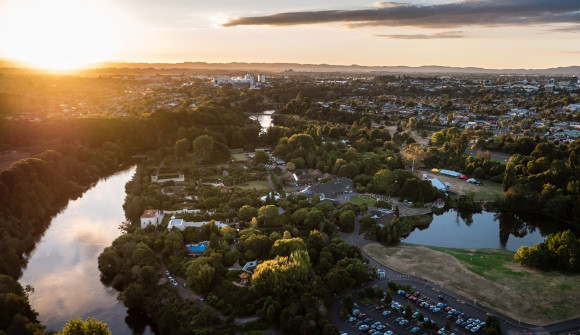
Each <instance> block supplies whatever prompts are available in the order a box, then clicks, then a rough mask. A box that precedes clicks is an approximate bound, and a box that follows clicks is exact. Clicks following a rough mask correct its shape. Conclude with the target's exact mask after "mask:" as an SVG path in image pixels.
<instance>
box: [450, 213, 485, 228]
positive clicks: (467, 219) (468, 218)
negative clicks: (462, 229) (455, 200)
mask: <svg viewBox="0 0 580 335" xmlns="http://www.w3.org/2000/svg"><path fill="white" fill-rule="evenodd" d="M473 214H481V211H478V212H474V211H469V210H461V209H458V210H457V212H456V215H457V216H456V219H457V221H458V222H459V219H461V220H462V221H463V222H464V223H465V225H466V226H468V227H471V225H472V224H473Z"/></svg>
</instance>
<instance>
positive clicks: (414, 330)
mask: <svg viewBox="0 0 580 335" xmlns="http://www.w3.org/2000/svg"><path fill="white" fill-rule="evenodd" d="M420 329H421V328H419V327H414V328H413V329H411V333H416V332H418V331H419V330H420Z"/></svg>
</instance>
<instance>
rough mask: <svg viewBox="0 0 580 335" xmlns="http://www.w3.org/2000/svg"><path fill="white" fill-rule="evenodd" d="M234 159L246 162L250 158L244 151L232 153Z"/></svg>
mask: <svg viewBox="0 0 580 335" xmlns="http://www.w3.org/2000/svg"><path fill="white" fill-rule="evenodd" d="M232 159H233V160H234V162H245V161H247V160H248V157H247V156H246V155H245V154H243V153H237V154H232Z"/></svg>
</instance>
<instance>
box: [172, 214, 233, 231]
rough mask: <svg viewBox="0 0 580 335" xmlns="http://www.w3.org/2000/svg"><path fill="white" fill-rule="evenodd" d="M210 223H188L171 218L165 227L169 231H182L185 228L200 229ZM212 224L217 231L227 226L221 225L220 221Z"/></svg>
mask: <svg viewBox="0 0 580 335" xmlns="http://www.w3.org/2000/svg"><path fill="white" fill-rule="evenodd" d="M210 222H211V221H199V222H189V221H185V220H183V219H176V218H175V216H172V217H171V221H169V224H168V225H167V230H171V229H173V228H177V229H179V230H184V229H185V228H187V227H194V228H201V226H203V225H206V224H208V223H210ZM214 223H215V225H216V226H217V227H218V229H221V228H222V227H227V226H228V225H227V224H225V223H222V222H221V221H214Z"/></svg>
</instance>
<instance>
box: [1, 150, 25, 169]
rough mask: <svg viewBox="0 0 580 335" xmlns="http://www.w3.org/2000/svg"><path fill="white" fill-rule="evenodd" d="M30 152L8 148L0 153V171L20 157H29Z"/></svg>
mask: <svg viewBox="0 0 580 335" xmlns="http://www.w3.org/2000/svg"><path fill="white" fill-rule="evenodd" d="M30 156H31V154H30V153H29V152H25V151H16V150H9V151H3V152H1V153H0V171H4V170H6V169H8V168H9V167H10V165H12V163H15V162H18V161H19V160H21V159H25V158H28V157H30Z"/></svg>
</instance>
